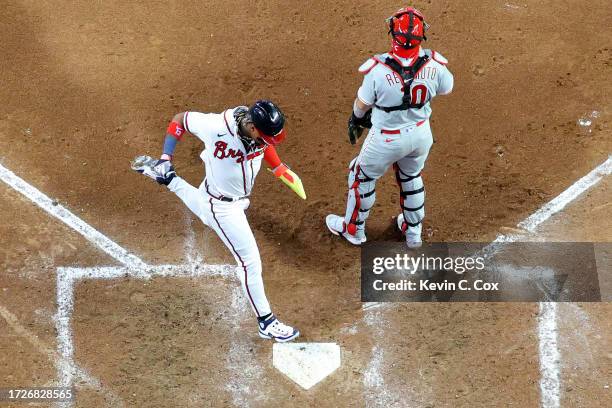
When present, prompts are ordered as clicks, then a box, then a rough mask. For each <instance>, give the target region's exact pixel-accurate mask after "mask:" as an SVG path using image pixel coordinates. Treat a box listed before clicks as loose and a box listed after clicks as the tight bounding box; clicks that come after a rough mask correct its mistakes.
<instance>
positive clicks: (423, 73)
mask: <svg viewBox="0 0 612 408" xmlns="http://www.w3.org/2000/svg"><path fill="white" fill-rule="evenodd" d="M437 75H438V68H436V67H429V66H425V67H423V69H421V70H420V71H419V72H417V74H416V75H415V77H414V79H415V80H416V79H422V80H424V79H429V80H434V79H435V78H436V76H437ZM385 78H386V79H387V83H388V84H389V85H390V86H391V85H394V84H401V83H402V78H400V76H399V75H398V74H397V72H395V71H393V72H392V73H389V74H387V75H385Z"/></svg>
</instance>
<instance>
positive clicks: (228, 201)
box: [204, 181, 249, 203]
mask: <svg viewBox="0 0 612 408" xmlns="http://www.w3.org/2000/svg"><path fill="white" fill-rule="evenodd" d="M204 185H205V186H206V192H207V193H208V195H209V196H211V197H212V198H214V199H216V200H219V201H225V202H226V203H233V202H234V201H240V200H245V199H247V198H249V196H241V197H226V196H224V195H219V196H216V195H214V194H212V193H211V192H210V190H209V189H208V181H205V182H204Z"/></svg>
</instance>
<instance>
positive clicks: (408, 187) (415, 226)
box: [393, 163, 425, 235]
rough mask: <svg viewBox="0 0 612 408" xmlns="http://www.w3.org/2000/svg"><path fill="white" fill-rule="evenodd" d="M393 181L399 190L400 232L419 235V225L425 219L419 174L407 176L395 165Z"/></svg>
mask: <svg viewBox="0 0 612 408" xmlns="http://www.w3.org/2000/svg"><path fill="white" fill-rule="evenodd" d="M393 169H394V170H395V179H396V180H397V185H398V186H399V189H400V207H401V209H402V214H403V215H404V224H403V225H402V231H403V232H404V233H406V231H407V230H408V229H410V230H411V231H414V232H415V233H418V234H419V235H420V233H421V223H422V221H423V218H425V187H424V185H423V179H422V178H421V173H420V172H419V173H418V174H416V175H409V174H406V173H404V172H403V171H402V170H401V169H400V167H399V166H398V165H397V163H395V164H394V165H393Z"/></svg>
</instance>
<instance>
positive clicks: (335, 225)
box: [325, 214, 367, 245]
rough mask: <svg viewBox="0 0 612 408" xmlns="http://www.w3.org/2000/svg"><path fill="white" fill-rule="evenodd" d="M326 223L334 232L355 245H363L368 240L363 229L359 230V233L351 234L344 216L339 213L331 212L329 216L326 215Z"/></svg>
mask: <svg viewBox="0 0 612 408" xmlns="http://www.w3.org/2000/svg"><path fill="white" fill-rule="evenodd" d="M325 224H326V225H327V229H329V231H330V232H331V233H332V234H334V235H340V236H341V237H343V238H344V239H346V240H347V241H348V242H350V243H351V244H353V245H361V244H363V243H364V242H366V241H367V238H366V236H365V234H364V233H363V231H359V232H358V235H351V234H349V233H348V232H347V231H346V224H345V223H344V218H342V217H340V216H339V215H335V214H329V215H328V216H327V217H325Z"/></svg>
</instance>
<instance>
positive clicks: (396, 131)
mask: <svg viewBox="0 0 612 408" xmlns="http://www.w3.org/2000/svg"><path fill="white" fill-rule="evenodd" d="M425 122H426V121H425V120H422V121H420V122H417V124H416V127H419V126H421V125H422V124H423V123H425ZM380 133H382V134H384V135H399V134H400V133H402V130H401V129H393V130H389V129H381V130H380Z"/></svg>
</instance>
